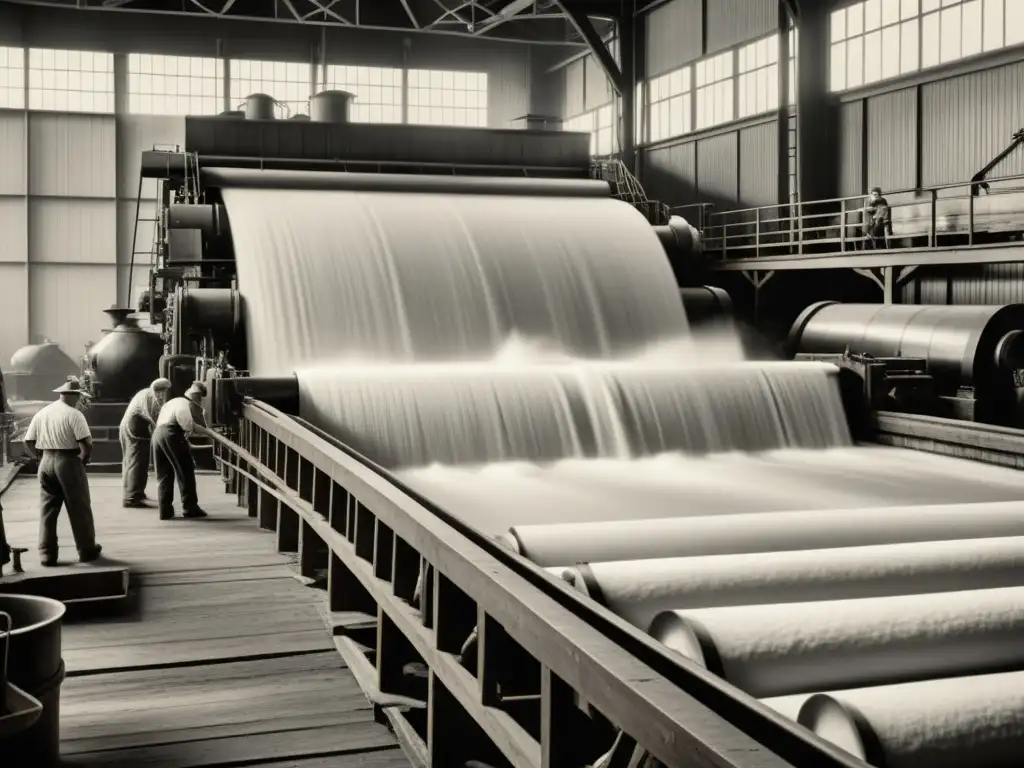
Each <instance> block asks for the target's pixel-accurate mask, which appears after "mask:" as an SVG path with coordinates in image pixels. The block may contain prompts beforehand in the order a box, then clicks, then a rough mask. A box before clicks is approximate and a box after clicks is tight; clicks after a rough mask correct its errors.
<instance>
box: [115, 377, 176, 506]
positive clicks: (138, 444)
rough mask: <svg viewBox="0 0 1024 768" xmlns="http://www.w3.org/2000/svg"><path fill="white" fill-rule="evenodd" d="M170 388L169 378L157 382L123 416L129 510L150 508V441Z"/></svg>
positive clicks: (125, 494) (124, 486) (124, 483)
mask: <svg viewBox="0 0 1024 768" xmlns="http://www.w3.org/2000/svg"><path fill="white" fill-rule="evenodd" d="M170 388H171V382H170V381H169V380H168V379H157V380H156V381H154V382H153V383H152V384H150V385H149V386H148V387H146V388H145V389H142V390H139V391H138V392H136V393H135V396H134V397H133V398H132V399H131V402H130V403H128V407H127V408H126V409H125V412H124V416H123V417H121V428H120V430H119V437H120V438H121V457H122V458H121V488H122V496H121V498H122V503H123V504H124V506H125V507H126V508H134V509H144V508H146V507H148V506H149V504H147V503H146V501H147V499H146V481H147V480H148V479H149V454H150V452H151V451H152V444H151V443H150V440H151V438H152V436H153V430H154V429H155V428H156V420H157V418H158V417H159V416H160V409H161V408H162V407H163V404H164V403H165V402H167V393H168V391H169V390H170Z"/></svg>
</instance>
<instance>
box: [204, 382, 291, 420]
mask: <svg viewBox="0 0 1024 768" xmlns="http://www.w3.org/2000/svg"><path fill="white" fill-rule="evenodd" d="M212 383H213V387H212V388H210V394H211V397H212V399H213V402H212V403H211V404H210V405H209V407H208V412H209V413H212V414H213V415H214V422H215V423H218V424H230V423H232V422H234V421H235V420H236V419H237V418H238V415H239V414H240V413H241V405H242V401H243V400H244V399H245V398H247V397H251V398H252V399H253V400H259V401H260V402H263V403H266V404H267V405H270V406H272V407H274V408H276V409H277V410H279V411H282V412H283V413H288V414H292V415H298V413H299V382H298V379H296V378H295V376H277V377H260V378H249V377H237V378H233V377H215V378H213V380H212Z"/></svg>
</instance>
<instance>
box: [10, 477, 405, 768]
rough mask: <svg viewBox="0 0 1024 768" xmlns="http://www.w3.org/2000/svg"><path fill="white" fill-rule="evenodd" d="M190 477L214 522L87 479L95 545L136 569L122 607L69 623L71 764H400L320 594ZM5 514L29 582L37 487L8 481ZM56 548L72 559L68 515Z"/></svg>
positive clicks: (383, 767)
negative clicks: (174, 515)
mask: <svg viewBox="0 0 1024 768" xmlns="http://www.w3.org/2000/svg"><path fill="white" fill-rule="evenodd" d="M199 480H200V486H199V497H200V501H201V503H202V504H203V506H204V507H205V508H206V510H207V511H208V512H209V513H210V518H209V519H207V520H196V521H188V520H180V519H176V520H174V521H172V522H160V521H159V520H158V519H157V512H156V510H155V509H153V510H127V509H122V508H121V505H120V477H118V476H105V475H94V476H91V477H90V485H91V488H92V496H93V506H94V509H95V516H96V530H97V539H98V541H99V542H100V543H101V544H102V545H103V550H104V552H103V554H104V560H105V561H106V562H107V563H114V564H116V563H124V564H127V565H128V566H129V567H130V569H131V574H132V590H131V596H130V599H129V602H130V603H131V606H130V609H126V611H124V612H121V613H119V614H117V615H114V616H111V617H107V618H93V619H90V620H88V621H71V622H66V623H65V626H64V634H63V642H64V660H65V662H66V665H67V670H68V679H67V680H66V681H65V683H64V686H63V689H62V697H61V751H62V755H63V758H64V762H65V764H66V765H68V766H83V767H88V768H107V767H108V766H109V767H110V768H113V767H114V766H119V767H124V768H128V767H130V768H198V767H199V766H203V767H204V768H205V767H211V768H212V767H213V766H243V765H244V766H277V767H278V768H327V767H328V766H330V768H408V766H409V762H408V761H407V760H406V759H405V757H404V755H403V753H402V751H401V750H400V749H399V747H398V744H397V741H396V740H395V738H394V736H393V735H392V734H391V732H390V731H389V730H388V729H387V728H386V727H385V726H383V725H380V724H378V723H377V722H375V721H374V716H373V711H372V708H371V706H370V704H369V702H368V701H367V700H366V698H365V697H364V695H363V693H362V691H361V690H360V688H359V686H358V684H357V683H356V681H355V679H354V678H353V676H352V674H351V673H350V672H349V670H348V669H347V668H346V667H345V665H344V662H343V661H342V660H341V657H340V656H339V655H338V653H337V651H336V649H335V646H334V643H333V642H332V639H331V637H330V636H329V634H328V632H327V630H326V628H325V625H324V620H323V619H322V618H321V611H320V608H321V604H322V602H323V593H322V592H320V591H318V590H315V589H311V588H308V587H305V586H303V585H302V584H301V583H300V582H299V581H298V580H297V579H296V578H295V575H294V571H293V570H292V567H291V565H290V562H291V561H290V559H289V558H288V557H287V556H283V555H278V554H276V553H275V551H274V549H275V546H274V539H273V537H272V536H271V535H269V534H267V533H265V532H262V531H260V530H259V529H258V527H257V526H256V523H255V521H254V520H251V519H250V518H249V517H248V516H247V515H246V513H245V511H244V510H243V509H240V508H238V507H236V506H235V503H234V497H233V496H228V495H226V494H225V493H224V491H223V485H222V483H221V481H220V478H219V477H218V476H216V475H204V476H201V477H200V478H199ZM155 490H156V489H155V486H154V483H153V481H152V479H151V481H150V488H149V493H150V495H153V494H154V493H155ZM3 506H4V518H5V520H6V523H7V534H8V538H9V539H10V541H11V543H12V545H15V546H22V547H29V548H30V549H31V550H32V551H30V552H29V554H28V555H27V557H26V565H25V567H26V570H29V569H31V570H32V571H37V569H38V568H39V565H38V559H37V557H36V555H35V542H36V535H37V525H38V522H37V521H38V515H39V512H38V486H37V485H36V483H35V481H34V479H32V478H27V479H26V478H19V479H17V480H16V481H15V482H14V484H13V485H12V486H11V488H10V489H9V490H8V491H7V492H6V493H5V494H4V496H3ZM60 542H61V561H62V562H67V561H71V562H74V560H75V557H76V555H75V549H74V544H73V539H72V536H71V530H70V527H69V526H68V524H67V517H66V515H62V516H61V527H60ZM101 562H103V561H102V560H101ZM75 567H76V568H88V567H90V566H86V565H76V566H75Z"/></svg>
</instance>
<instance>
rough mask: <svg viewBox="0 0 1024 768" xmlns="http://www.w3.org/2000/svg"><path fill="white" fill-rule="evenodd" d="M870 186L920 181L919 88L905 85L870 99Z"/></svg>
mask: <svg viewBox="0 0 1024 768" xmlns="http://www.w3.org/2000/svg"><path fill="white" fill-rule="evenodd" d="M866 111H867V152H868V154H867V176H868V185H869V186H879V187H881V188H882V189H883V190H899V189H911V188H913V187H914V186H916V183H917V89H916V88H904V89H903V90H900V91H893V92H892V93H886V94H883V95H881V96H874V97H872V98H870V99H868V101H867V105H866Z"/></svg>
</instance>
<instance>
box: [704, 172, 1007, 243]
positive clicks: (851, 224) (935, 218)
mask: <svg viewBox="0 0 1024 768" xmlns="http://www.w3.org/2000/svg"><path fill="white" fill-rule="evenodd" d="M989 183H990V184H991V185H992V189H991V191H990V192H989V193H988V194H984V195H981V196H978V197H975V196H973V195H972V194H971V187H972V186H974V184H972V182H970V181H965V182H960V183H955V184H942V185H938V186H933V187H926V188H921V189H899V190H893V191H886V192H884V193H883V196H884V197H885V198H886V200H887V201H888V202H889V207H890V208H891V211H892V234H891V235H889V236H888V238H887V243H888V247H890V248H893V247H910V248H936V247H939V246H951V245H959V246H962V245H967V246H973V245H975V244H977V243H978V239H979V236H982V235H984V236H986V237H987V239H988V240H989V241H992V240H994V239H996V238H998V237H999V236H1003V238H1004V239H1008V237H1009V236H1011V235H1013V234H1015V233H1020V232H1022V231H1024V175H1018V176H1004V177H1001V178H998V179H993V180H991V181H990V182H989ZM997 185H999V186H997ZM865 202H866V196H864V195H859V196H856V197H840V198H833V199H829V200H813V201H808V202H797V203H781V204H778V205H767V206H761V207H758V208H743V209H739V210H732V211H721V212H714V211H711V210H708V211H706V212H705V213H706V216H705V220H706V223H705V226H704V227H702V228H701V229H702V241H703V244H704V252H705V253H707V254H709V255H711V256H712V257H717V258H720V259H740V258H742V259H749V258H755V257H757V256H761V255H773V256H774V255H785V254H790V255H791V254H803V253H814V254H816V255H828V254H842V253H849V252H851V251H858V250H866V249H870V247H871V244H870V242H869V240H870V239H869V238H868V237H867V236H866V234H865V231H864V208H865Z"/></svg>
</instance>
